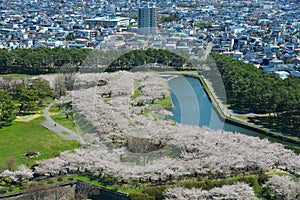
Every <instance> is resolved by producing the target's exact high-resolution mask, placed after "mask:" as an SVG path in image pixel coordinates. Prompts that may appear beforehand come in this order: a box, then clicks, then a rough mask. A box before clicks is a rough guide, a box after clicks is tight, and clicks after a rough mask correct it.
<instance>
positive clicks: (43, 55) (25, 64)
mask: <svg viewBox="0 0 300 200" xmlns="http://www.w3.org/2000/svg"><path fill="white" fill-rule="evenodd" d="M90 51H91V50H90V49H62V48H55V49H49V48H37V49H14V50H11V51H8V50H6V49H0V73H2V74H10V73H20V74H34V75H37V74H46V73H56V72H60V68H61V67H62V66H63V65H65V64H71V65H74V66H80V65H81V64H82V62H83V61H84V59H85V58H86V57H87V55H88V54H89V52H90Z"/></svg>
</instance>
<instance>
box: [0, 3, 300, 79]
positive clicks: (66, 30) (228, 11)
mask: <svg viewBox="0 0 300 200" xmlns="http://www.w3.org/2000/svg"><path fill="white" fill-rule="evenodd" d="M144 4H145V3H144ZM151 4H152V5H153V7H154V11H155V12H153V13H154V16H153V17H152V18H153V20H154V19H155V21H153V22H152V23H153V24H152V25H150V24H149V27H152V28H153V29H157V31H156V33H155V32H153V31H150V32H149V30H147V31H146V32H145V30H143V31H141V30H142V29H145V28H142V27H141V25H138V22H140V24H141V19H138V10H139V8H140V7H141V6H145V5H143V3H141V2H139V1H137V2H136V1H114V2H108V1H14V0H10V1H2V2H1V3H0V5H1V18H0V25H1V26H0V27H1V28H0V48H6V49H10V50H11V49H15V48H38V47H47V48H91V49H95V48H96V49H97V48H105V46H106V45H107V44H109V48H116V49H121V48H127V49H145V48H165V49H169V50H175V49H177V50H184V51H187V52H188V53H189V54H190V55H197V53H199V51H201V50H203V48H206V44H207V43H212V44H213V47H212V52H219V53H223V54H225V55H229V56H232V57H234V58H236V59H239V60H243V61H244V62H247V63H251V64H255V65H256V66H257V67H261V68H262V69H263V70H264V71H266V72H268V73H275V72H276V73H277V74H278V75H279V76H281V77H283V78H285V77H286V76H287V75H290V74H291V75H293V76H297V77H299V76H300V74H299V71H297V70H299V64H300V58H299V55H300V47H299V45H300V44H299V43H300V39H299V38H300V31H299V29H300V22H299V2H297V1H262V2H258V1H250V0H249V1H200V2H197V1H195V2H194V1H188V2H184V1H180V2H172V1H166V2H165V1H162V2H157V3H156V5H154V3H153V2H152V3H151ZM148 6H149V3H148ZM156 15H157V16H156ZM140 18H142V17H140ZM156 18H157V27H156ZM139 20H140V21H139ZM148 23H149V22H148ZM142 26H143V25H142ZM139 30H140V31H139ZM139 33H144V34H146V35H143V34H139ZM149 33H151V35H153V36H155V37H150V38H149V37H148V36H149ZM279 71H281V72H279ZM287 72H288V73H287Z"/></svg>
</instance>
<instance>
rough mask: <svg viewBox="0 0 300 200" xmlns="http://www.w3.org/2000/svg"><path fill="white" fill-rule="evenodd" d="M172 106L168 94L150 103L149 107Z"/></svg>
mask: <svg viewBox="0 0 300 200" xmlns="http://www.w3.org/2000/svg"><path fill="white" fill-rule="evenodd" d="M172 106H173V105H172V100H171V97H170V96H166V97H165V98H164V99H160V100H157V101H155V102H154V103H153V104H150V108H171V107H172Z"/></svg>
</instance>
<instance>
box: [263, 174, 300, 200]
mask: <svg viewBox="0 0 300 200" xmlns="http://www.w3.org/2000/svg"><path fill="white" fill-rule="evenodd" d="M264 186H265V187H267V188H269V189H270V190H271V192H272V194H273V196H274V197H275V198H276V199H286V200H294V199H299V198H300V179H298V180H297V179H294V178H292V177H291V176H289V175H282V176H280V175H277V174H274V175H273V176H272V177H271V178H270V179H269V180H268V181H267V183H266V184H265V185H264Z"/></svg>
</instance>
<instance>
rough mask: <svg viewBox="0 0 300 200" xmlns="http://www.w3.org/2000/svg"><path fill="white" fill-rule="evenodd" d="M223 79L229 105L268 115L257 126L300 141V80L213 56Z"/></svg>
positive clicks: (242, 111)
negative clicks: (262, 126) (283, 77)
mask: <svg viewBox="0 0 300 200" xmlns="http://www.w3.org/2000/svg"><path fill="white" fill-rule="evenodd" d="M211 57H212V58H213V60H214V61H215V63H216V66H217V68H218V70H219V72H220V74H221V76H222V79H223V83H224V86H225V90H226V96H227V103H228V104H229V105H230V107H231V108H232V109H233V110H234V111H236V112H240V113H252V112H253V113H259V114H265V115H264V116H263V117H252V118H251V119H250V120H251V121H252V122H254V123H257V124H260V125H264V126H265V127H267V128H270V129H276V130H280V131H282V132H283V133H287V134H289V135H293V136H297V137H300V79H299V78H295V77H289V78H287V79H284V80H282V79H281V78H280V77H278V76H276V75H273V74H267V73H265V72H263V71H262V70H260V69H258V68H256V67H255V66H254V65H251V64H247V63H244V62H242V61H239V60H236V59H233V58H231V57H228V56H224V55H220V54H215V53H211Z"/></svg>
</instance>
